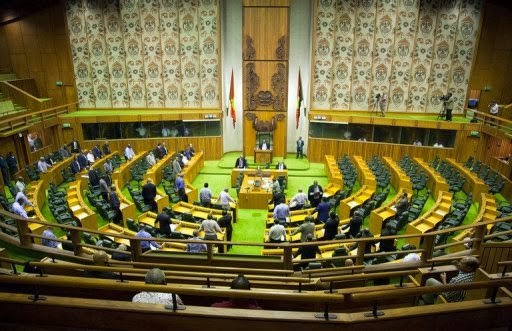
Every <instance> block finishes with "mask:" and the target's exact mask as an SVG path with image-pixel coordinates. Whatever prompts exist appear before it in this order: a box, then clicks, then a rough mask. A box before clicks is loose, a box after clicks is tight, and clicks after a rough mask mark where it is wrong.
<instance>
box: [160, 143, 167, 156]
mask: <svg viewBox="0 0 512 331" xmlns="http://www.w3.org/2000/svg"><path fill="white" fill-rule="evenodd" d="M167 153H168V152H167V147H165V143H162V145H161V146H160V154H161V155H162V157H164V156H166V155H167Z"/></svg>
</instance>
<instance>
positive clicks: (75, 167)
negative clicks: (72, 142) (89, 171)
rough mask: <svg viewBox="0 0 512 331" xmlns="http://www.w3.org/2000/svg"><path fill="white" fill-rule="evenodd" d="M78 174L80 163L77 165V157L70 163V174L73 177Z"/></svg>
mask: <svg viewBox="0 0 512 331" xmlns="http://www.w3.org/2000/svg"><path fill="white" fill-rule="evenodd" d="M79 172H80V163H78V160H77V157H76V155H75V157H74V158H73V161H72V162H71V173H72V174H73V175H76V174H78V173H79Z"/></svg>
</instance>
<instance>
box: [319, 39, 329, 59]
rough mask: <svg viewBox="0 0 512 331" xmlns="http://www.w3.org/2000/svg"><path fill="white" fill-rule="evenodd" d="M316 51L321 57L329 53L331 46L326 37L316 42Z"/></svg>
mask: <svg viewBox="0 0 512 331" xmlns="http://www.w3.org/2000/svg"><path fill="white" fill-rule="evenodd" d="M317 53H318V55H319V56H320V57H321V58H325V57H327V56H328V55H329V54H330V53H331V48H330V46H329V41H328V40H327V39H325V38H323V39H321V40H320V41H319V42H318V47H317Z"/></svg>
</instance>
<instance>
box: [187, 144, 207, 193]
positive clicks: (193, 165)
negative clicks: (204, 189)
mask: <svg viewBox="0 0 512 331" xmlns="http://www.w3.org/2000/svg"><path fill="white" fill-rule="evenodd" d="M203 167H204V153H203V152H202V151H200V152H196V154H195V155H194V157H192V159H191V160H190V161H189V162H188V164H187V165H186V166H185V167H184V168H183V170H182V172H183V179H185V181H186V182H189V183H192V182H193V181H194V179H195V178H196V177H197V174H199V172H200V171H201V169H203ZM189 198H190V197H189ZM194 200H197V199H194Z"/></svg>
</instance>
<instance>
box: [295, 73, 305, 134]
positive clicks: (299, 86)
mask: <svg viewBox="0 0 512 331" xmlns="http://www.w3.org/2000/svg"><path fill="white" fill-rule="evenodd" d="M303 101H304V97H303V96H302V79H301V78H300V68H299V82H298V84H297V109H296V111H295V129H298V128H299V119H300V106H301V105H302V102H303Z"/></svg>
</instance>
